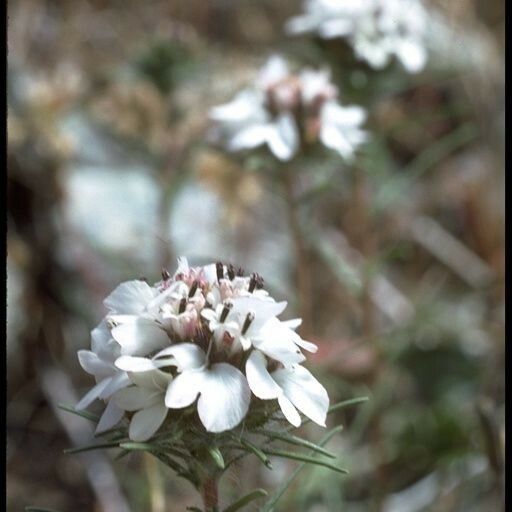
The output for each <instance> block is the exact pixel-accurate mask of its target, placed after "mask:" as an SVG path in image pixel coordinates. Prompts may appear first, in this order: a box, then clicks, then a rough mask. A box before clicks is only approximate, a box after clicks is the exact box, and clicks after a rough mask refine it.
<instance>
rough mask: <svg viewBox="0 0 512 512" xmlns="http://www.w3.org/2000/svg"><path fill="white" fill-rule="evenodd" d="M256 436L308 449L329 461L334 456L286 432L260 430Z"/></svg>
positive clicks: (334, 456)
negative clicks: (263, 436)
mask: <svg viewBox="0 0 512 512" xmlns="http://www.w3.org/2000/svg"><path fill="white" fill-rule="evenodd" d="M257 433H258V434H262V435H265V436H267V437H270V438H272V439H278V440H279V441H284V442H285V443H289V444H293V445H296V446H303V447H304V448H310V449H311V450H313V451H315V452H317V453H321V454H322V455H325V456H327V457H330V458H331V459H335V458H336V455H333V454H332V453H331V452H329V451H327V450H324V449H323V448H322V447H320V446H318V445H317V444H315V443H312V442H311V441H308V440H307V439H302V437H298V436H294V435H292V434H288V433H286V432H273V431H272V430H265V429H261V430H258V431H257Z"/></svg>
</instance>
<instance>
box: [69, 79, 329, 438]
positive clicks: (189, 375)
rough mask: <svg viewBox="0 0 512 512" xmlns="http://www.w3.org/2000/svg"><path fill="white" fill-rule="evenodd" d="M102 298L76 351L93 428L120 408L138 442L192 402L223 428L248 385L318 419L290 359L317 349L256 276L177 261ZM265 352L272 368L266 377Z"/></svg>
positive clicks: (243, 406) (317, 395)
mask: <svg viewBox="0 0 512 512" xmlns="http://www.w3.org/2000/svg"><path fill="white" fill-rule="evenodd" d="M265 80H267V81H268V83H271V80H270V78H269V77H268V76H267V78H266V79H265ZM315 87H316V86H315ZM315 87H314V84H313V85H312V86H311V89H310V93H308V94H310V97H311V98H314V99H312V100H311V101H316V95H315V93H314V89H315ZM319 87H320V86H319ZM320 88H321V87H320ZM311 91H313V92H311ZM104 303H105V306H106V307H107V308H108V309H109V313H108V315H107V316H106V317H105V319H104V320H103V321H102V322H101V323H100V325H99V326H98V327H96V328H95V329H94V330H93V331H92V333H91V350H80V351H79V352H78V358H79V361H80V364H81V365H82V367H83V368H84V369H85V370H86V371H87V372H88V373H90V374H92V375H94V377H95V379H96V385H95V386H94V387H93V388H92V389H91V390H90V391H89V392H88V393H87V394H86V395H85V396H84V397H83V398H82V400H81V401H80V403H79V404H78V405H77V408H79V409H82V408H85V407H87V406H88V405H89V404H90V403H92V401H93V400H95V399H97V398H99V399H102V400H105V401H106V402H107V405H106V408H105V410H104V412H103V415H102V416H101V419H100V421H99V424H98V428H97V432H103V431H105V430H109V429H111V428H113V427H114V426H115V425H116V424H117V423H118V422H119V421H120V420H121V418H122V417H123V415H124V413H125V411H127V412H129V413H133V414H132V416H131V418H130V426H129V437H130V439H132V440H134V441H144V440H147V439H150V438H151V437H152V436H153V435H154V434H155V433H156V432H157V431H158V429H159V428H160V427H161V425H162V424H163V422H164V421H165V418H166V417H167V414H168V409H182V408H185V407H189V406H191V405H192V404H193V403H195V402H196V400H197V412H198V415H199V419H200V421H201V422H202V424H203V425H204V427H205V428H206V430H207V431H209V432H223V431H225V430H230V429H232V428H234V427H236V426H237V425H239V424H240V422H241V421H242V420H243V419H244V417H245V416H246V414H247V413H248V411H249V406H250V400H251V389H252V390H253V392H254V394H255V395H256V396H258V397H260V398H263V399H271V398H277V399H278V401H279V404H280V405H281V408H282V409H283V412H284V413H285V415H286V417H287V418H288V419H289V420H290V421H291V422H292V423H293V424H294V425H295V424H297V422H299V423H300V417H299V415H298V412H297V410H296V409H295V407H297V409H298V410H300V411H302V412H303V413H304V414H306V415H307V416H309V417H310V418H311V419H313V420H314V421H316V422H317V423H319V424H322V421H323V420H322V411H323V409H324V405H325V403H328V399H327V402H326V396H324V395H325V390H323V388H322V387H321V386H320V385H319V384H318V383H317V382H316V380H315V379H314V378H313V377H312V376H311V374H309V372H308V371H307V370H305V369H304V368H302V367H300V366H298V363H301V362H303V361H304V360H305V356H304V354H303V353H302V351H301V349H304V350H306V351H309V352H315V351H316V349H317V347H316V345H314V344H313V343H311V342H309V341H305V340H303V339H302V338H301V337H300V336H299V335H298V334H297V333H296V332H295V331H294V329H296V328H297V327H298V326H299V325H300V319H295V320H288V321H281V320H280V319H279V318H278V316H279V315H280V314H281V313H282V312H283V311H284V309H285V308H286V305H287V303H286V302H284V301H282V302H276V301H275V300H274V298H272V297H271V296H270V295H269V294H268V292H267V291H266V290H264V289H263V279H262V278H261V276H259V275H258V274H255V273H254V274H250V275H249V276H244V272H243V271H242V269H240V268H238V269H236V268H235V267H234V266H233V265H224V264H222V263H221V262H218V263H215V264H210V265H206V266H204V267H190V266H189V264H188V262H187V260H186V259H185V258H181V259H180V260H179V264H178V270H177V271H176V272H175V273H174V275H173V276H171V275H170V274H169V273H168V272H165V271H164V272H163V273H162V281H160V282H158V283H156V284H155V285H154V286H150V285H148V284H147V283H146V282H143V281H128V282H125V283H122V284H121V285H119V286H118V287H117V288H116V289H115V290H114V291H113V292H112V293H111V294H110V295H109V296H108V297H107V299H106V300H105V302H104ZM245 354H248V356H249V357H248V359H247V357H246V355H245ZM267 358H268V361H269V364H272V366H273V368H277V367H279V368H280V369H277V370H276V371H273V372H271V374H269V373H268V372H267V371H266V366H265V365H266V361H267ZM246 360H247V364H245V361H246ZM262 365H263V370H265V371H263V370H262ZM281 366H282V368H281ZM164 368H168V369H167V370H166V371H163V369H164ZM244 369H245V371H246V372H247V377H246V376H245V375H244V373H243V370H244ZM248 378H250V379H251V385H250V386H251V387H249V383H248V381H247V379H248ZM262 383H263V384H262ZM272 383H273V384H272ZM265 386H266V387H265ZM269 390H271V392H270V391H269ZM301 397H302V398H301ZM314 400H316V401H317V403H316V405H314V404H313V403H312V402H313V401H314ZM176 415H177V416H180V413H178V412H177V413H176ZM297 418H299V419H297ZM324 419H325V417H324Z"/></svg>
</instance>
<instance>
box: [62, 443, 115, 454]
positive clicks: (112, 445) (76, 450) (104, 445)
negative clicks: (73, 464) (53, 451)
mask: <svg viewBox="0 0 512 512" xmlns="http://www.w3.org/2000/svg"><path fill="white" fill-rule="evenodd" d="M119 446H120V445H119V442H117V441H115V442H110V443H98V444H90V445H88V446H81V447H79V448H69V449H67V450H64V453H81V452H88V451H91V450H99V449H100V448H119Z"/></svg>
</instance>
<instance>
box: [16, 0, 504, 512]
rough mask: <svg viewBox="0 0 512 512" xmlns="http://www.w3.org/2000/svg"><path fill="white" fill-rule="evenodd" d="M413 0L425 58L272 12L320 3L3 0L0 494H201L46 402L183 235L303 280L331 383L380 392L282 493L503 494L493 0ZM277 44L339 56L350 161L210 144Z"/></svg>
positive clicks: (294, 54) (294, 56) (270, 484)
mask: <svg viewBox="0 0 512 512" xmlns="http://www.w3.org/2000/svg"><path fill="white" fill-rule="evenodd" d="M356 3H357V2H351V1H349V0H347V2H346V5H347V7H350V6H352V7H353V6H354V5H355V4H356ZM389 3H390V4H391V2H389ZM314 4H325V5H331V4H332V5H335V3H334V2H332V1H330V2H327V1H324V2H316V3H315V2H310V3H309V4H307V5H309V6H310V7H311V9H312V6H314ZM340 4H341V0H340ZM384 4H387V2H384ZM393 4H395V2H393ZM361 5H362V3H361ZM422 6H423V7H422V9H423V10H424V14H422V16H423V15H424V16H425V19H424V20H423V21H421V20H420V19H419V18H416V17H413V18H414V19H413V20H412V21H413V26H415V24H417V23H419V24H421V25H422V26H421V27H420V28H412V29H410V30H412V32H411V37H412V39H413V40H412V42H411V40H407V41H406V42H405V43H404V41H401V44H402V43H403V44H405V45H406V46H407V45H409V48H410V45H411V44H412V45H414V44H416V45H417V48H416V50H415V55H416V60H414V62H412V61H411V60H409V59H408V58H407V57H410V56H411V54H410V53H409V54H407V55H406V58H403V57H404V53H403V52H401V50H399V46H397V38H396V37H395V36H394V35H393V38H392V41H393V44H391V43H390V44H389V46H388V45H387V43H386V44H384V46H382V45H381V44H379V45H378V46H377V47H375V46H374V47H373V48H372V51H375V48H377V50H381V51H383V52H384V53H383V55H382V56H379V58H378V59H377V60H378V65H376V66H374V65H372V62H375V59H376V58H377V57H375V54H372V56H373V58H370V57H368V55H369V54H368V53H365V52H364V51H363V50H362V49H361V48H364V49H366V50H368V51H370V49H369V46H368V44H369V43H368V41H370V42H372V43H373V42H375V40H374V38H373V37H367V38H366V39H363V40H362V42H361V41H359V43H358V44H359V46H358V45H357V44H356V39H354V38H352V36H351V37H350V38H347V37H346V36H345V35H344V33H343V31H341V32H340V31H339V30H338V32H337V34H339V35H340V37H329V38H324V37H322V34H321V33H319V32H318V31H317V25H311V29H308V30H301V31H300V32H301V33H300V34H299V33H297V34H295V35H293V36H291V35H287V33H286V31H285V27H286V26H287V23H289V20H291V19H296V20H297V17H303V16H305V15H309V14H308V13H310V11H311V9H309V8H308V7H306V8H305V6H304V4H303V3H302V2H301V1H299V0H289V1H282V2H271V1H269V0H262V1H261V2H250V1H249V0H239V1H237V2H235V1H234V0H226V1H222V2H220V1H219V2H207V3H205V2H202V1H200V0H188V1H187V2H186V3H183V2H177V1H168V0H166V1H164V0H151V2H149V3H147V2H145V3H142V2H140V3H139V2H130V3H126V2H119V1H111V2H105V1H100V0H87V1H83V2H78V3H77V2H73V3H66V2H55V1H51V0H47V1H42V2H41V1H34V0H19V1H18V2H10V3H9V5H8V16H9V27H8V45H9V61H8V71H9V73H8V123H7V128H8V233H7V243H8V257H7V272H8V280H7V302H8V311H7V314H8V326H7V351H8V375H7V380H8V383H9V386H8V394H7V446H8V450H7V485H8V497H7V508H8V509H9V510H11V509H12V510H22V509H23V507H24V506H27V505H38V506H40V507H48V508H52V509H55V510H56V511H61V512H64V511H66V510H109V511H111V510H116V511H117V510H119V511H122V510H134V511H137V510H141V511H142V510H144V511H146V510H151V511H152V512H162V511H163V510H166V509H165V508H164V504H165V503H167V510H169V505H168V504H169V503H172V506H171V508H172V509H173V510H183V509H185V506H187V505H192V504H194V503H195V504H197V505H199V503H198V502H197V498H196V495H195V492H194V490H193V489H192V488H191V487H190V486H186V485H185V484H183V483H181V482H180V481H178V480H176V479H175V478H174V477H173V476H172V473H170V472H169V471H167V470H166V469H165V468H162V467H160V466H158V465H157V466H155V465H153V464H152V462H150V461H148V460H146V459H145V458H144V457H142V456H138V455H137V454H133V455H130V456H129V457H124V458H122V459H120V460H115V455H116V453H115V452H114V453H99V452H98V453H96V452H93V453H84V454H81V455H73V456H71V455H65V454H63V453H62V450H63V449H65V448H68V447H70V446H75V445H80V444H88V443H89V442H90V441H91V439H92V437H93V430H92V427H91V428H89V425H88V424H87V423H86V422H85V420H81V421H78V423H77V422H76V418H74V417H73V416H72V415H70V414H67V413H63V412H62V411H60V410H59V409H58V408H57V406H58V404H59V403H66V404H68V405H72V404H76V403H77V402H78V400H79V398H80V397H81V396H83V394H84V393H85V391H86V390H87V389H88V387H89V386H90V384H91V382H90V376H88V375H87V374H85V373H84V372H83V371H81V369H80V366H79V363H78V361H77V359H76V352H77V350H79V349H86V348H87V347H88V346H89V337H90V330H91V329H92V328H93V326H95V325H97V324H98V322H99V321H100V320H101V318H102V316H103V313H104V312H103V310H102V299H103V297H105V296H106V295H107V294H108V292H109V291H110V290H112V289H113V288H114V287H115V286H116V285H117V284H118V283H119V282H121V281H126V280H130V279H136V278H140V277H147V278H148V279H149V280H150V281H151V282H153V281H156V280H157V279H159V275H160V269H161V268H162V267H165V268H169V269H172V268H174V266H175V260H176V257H177V256H179V255H186V256H187V257H188V258H189V260H190V261H191V263H192V264H194V265H196V264H197V265H201V264H204V263H206V262H208V261H215V260H225V261H229V262H233V263H240V264H243V266H244V268H250V269H252V270H254V271H256V272H258V273H259V274H261V275H262V276H263V277H264V278H265V283H266V288H267V289H268V290H269V291H270V292H271V293H272V295H273V296H274V297H276V299H278V300H280V299H282V298H285V297H298V299H297V301H295V302H291V303H290V304H289V306H288V309H287V312H288V311H289V315H290V318H294V317H296V316H302V317H303V318H304V323H303V325H302V326H301V327H300V328H299V331H300V332H301V334H302V335H303V336H304V337H305V338H306V339H309V340H311V341H313V342H315V343H317V344H318V346H319V350H318V352H317V353H316V354H314V355H312V356H311V358H310V359H312V360H314V364H315V369H316V370H315V375H317V377H318V379H319V380H320V381H321V382H322V384H324V385H325V387H326V388H327V391H328V393H329V396H330V398H331V401H332V402H333V403H334V402H336V401H338V400H342V399H344V398H350V397H353V396H361V395H368V396H369V397H370V401H369V402H367V403H366V404H363V405H359V406H357V407H354V408H349V409H344V410H343V411H340V412H339V413H337V414H336V415H334V416H335V417H334V418H333V417H330V418H328V425H329V424H330V423H331V424H334V423H335V422H338V423H342V424H343V425H344V431H343V432H342V434H341V436H339V437H338V441H337V444H332V445H331V447H332V450H333V451H335V452H336V453H337V455H338V456H339V457H340V459H341V460H342V461H343V465H344V466H345V467H348V468H349V469H350V475H348V476H340V475H339V474H335V473H332V474H331V473H329V472H328V470H324V469H323V468H315V469H308V470H307V471H308V473H307V475H306V473H305V472H304V474H301V475H299V477H298V479H297V480H296V481H295V483H294V485H293V487H292V490H293V492H290V493H288V494H287V495H285V496H284V497H283V498H282V499H281V500H280V501H279V503H278V505H277V510H282V511H288V510H289V511H292V510H293V511H295V510H300V511H317V512H319V511H337V510H346V511H348V512H350V511H354V512H359V511H366V510H368V511H370V510H380V511H389V512H391V511H393V512H396V511H399V512H400V511H403V512H413V511H418V512H419V511H423V510H433V509H435V510H439V511H443V512H444V511H446V512H448V511H465V512H466V511H473V510H474V511H480V510H500V509H502V508H503V504H502V496H503V495H502V491H503V484H504V482H503V457H504V421H505V419H504V317H505V314H504V279H503V278H504V229H503V228H504V186H503V185H504V162H503V149H504V137H503V134H504V129H503V114H504V88H503V85H504V75H503V64H504V61H503V46H504V30H503V20H504V2H501V1H500V0H492V1H486V2H483V1H480V0H462V1H459V2H450V1H448V0H431V1H424V2H422ZM308 9H309V10H308ZM348 11H351V9H348ZM356 11H357V9H356ZM404 11H405V10H404ZM354 12H355V11H354ZM400 14H404V15H408V16H409V15H410V14H411V13H410V11H408V12H400ZM350 15H351V16H352V15H353V12H351V14H350ZM392 19H394V18H393V17H392ZM425 20H427V21H425ZM303 21H304V20H303ZM420 22H421V23H420ZM315 23H316V22H315ZM391 26H392V27H393V30H394V28H396V27H395V25H393V24H391V25H388V24H387V22H386V23H385V22H384V21H382V23H381V24H380V25H379V27H380V30H384V29H386V30H387V29H388V28H389V30H391V28H390V27H391ZM338 29H339V27H338ZM408 30H409V29H408ZM295 32H297V31H295ZM406 34H407V32H406ZM406 34H404V32H403V30H400V31H399V35H400V37H402V36H405V35H406ZM333 35H334V34H333ZM399 39H400V38H399ZM352 42H353V44H352ZM363 43H364V44H363ZM361 45H362V46H361ZM357 48H359V50H357ZM400 48H402V50H403V46H400ZM384 50H385V51H384ZM423 52H424V55H423ZM275 53H280V54H282V55H284V56H286V59H287V60H288V61H289V62H292V63H293V66H294V68H293V69H294V70H295V69H296V70H298V72H300V71H301V70H303V69H306V68H312V69H315V70H323V69H329V70H330V72H331V74H330V77H329V80H330V82H331V83H332V84H333V86H334V87H336V89H337V90H338V91H339V94H340V98H341V103H342V104H343V105H358V106H360V107H361V108H363V109H364V111H366V113H367V119H366V121H365V122H364V125H363V128H364V130H365V132H367V133H368V135H369V136H368V139H367V141H366V142H365V143H364V144H361V145H360V146H359V147H358V149H357V151H356V152H355V156H354V158H353V159H352V160H349V161H347V160H344V159H343V158H341V157H340V155H339V154H338V153H337V152H336V151H326V150H325V148H323V147H322V146H321V145H311V146H308V147H307V148H305V149H304V148H301V150H300V151H298V152H297V153H296V155H295V157H294V158H293V160H291V161H289V162H285V163H283V162H280V161H279V159H277V158H275V157H274V155H273V154H272V153H271V152H269V151H268V150H267V148H265V147H264V146H261V147H258V148H255V149H251V150H250V151H248V150H245V151H240V152H233V153H232V152H229V151H224V150H223V149H221V148H220V147H214V145H213V144H211V139H210V138H209V132H210V129H211V127H212V122H211V120H209V118H208V113H209V111H210V109H212V108H213V107H215V106H216V105H221V104H224V103H226V102H228V101H230V100H231V99H232V98H234V97H235V96H236V94H237V93H238V92H239V91H241V90H243V89H244V88H245V87H247V85H248V84H250V83H252V81H253V80H254V77H255V76H257V73H258V70H259V69H261V68H262V66H263V65H264V64H265V62H266V60H267V58H268V57H269V56H270V55H273V54H275ZM413 53H414V52H413ZM409 71H414V73H411V72H409ZM318 146H320V147H318ZM283 170H284V171H286V173H285V174H283V172H282V171H283ZM283 176H287V177H290V180H289V181H288V182H287V184H286V183H283V178H282V177H283ZM283 185H284V186H283ZM148 273H151V275H148ZM153 273H154V274H153ZM296 288H297V289H299V290H301V291H302V293H298V294H297V293H294V291H295V290H296ZM303 428H304V430H306V431H307V430H309V429H311V430H312V432H313V431H314V432H317V431H316V430H315V429H319V427H316V426H314V425H311V424H310V425H306V426H304V427H303ZM333 442H334V440H333ZM27 461H41V462H40V463H38V464H33V463H27ZM273 466H274V470H273V471H270V470H268V469H266V468H263V469H262V468H260V465H259V464H258V463H257V461H255V462H254V463H252V461H251V460H250V459H247V460H245V461H244V462H243V464H241V465H240V466H237V467H235V468H234V469H233V471H232V473H231V478H226V479H225V481H224V483H223V486H224V488H223V490H222V493H223V495H225V496H226V497H227V498H229V497H234V496H240V495H241V494H243V493H244V492H247V491H249V490H252V489H254V488H255V487H258V486H265V487H267V488H268V489H269V490H270V492H272V489H275V488H278V487H279V485H280V484H281V483H282V482H283V481H284V480H285V479H286V478H287V476H288V475H290V473H291V471H292V470H293V469H294V464H293V463H291V462H290V461H286V462H284V461H279V460H276V461H273ZM242 472H243V478H241V477H240V476H239V475H240V474H242ZM194 500H196V501H195V502H194ZM257 507H258V505H253V510H257V509H258V508H257ZM249 509H250V508H249Z"/></svg>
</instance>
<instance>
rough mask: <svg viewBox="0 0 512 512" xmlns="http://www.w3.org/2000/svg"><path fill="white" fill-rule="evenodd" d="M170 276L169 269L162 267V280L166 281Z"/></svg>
mask: <svg viewBox="0 0 512 512" xmlns="http://www.w3.org/2000/svg"><path fill="white" fill-rule="evenodd" d="M170 277H171V274H169V271H168V270H167V269H165V268H163V269H162V279H163V280H164V281H167V279H169V278H170Z"/></svg>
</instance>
